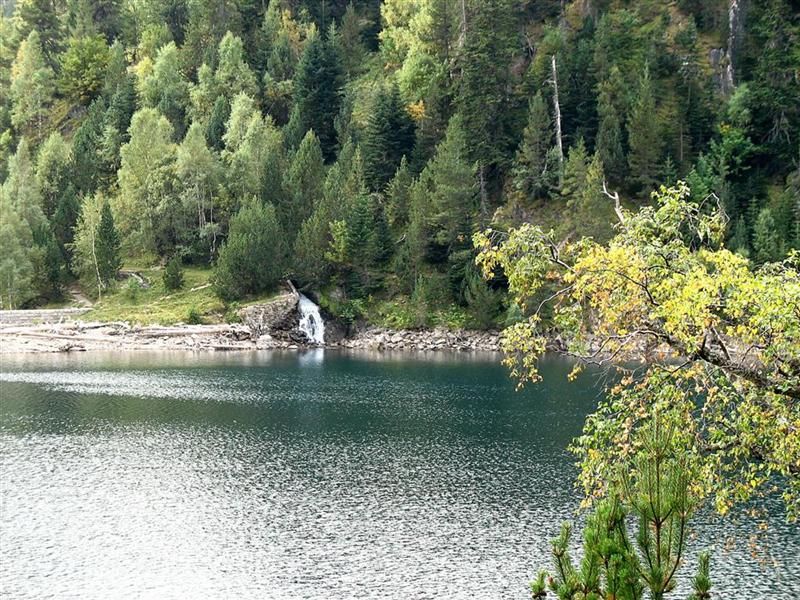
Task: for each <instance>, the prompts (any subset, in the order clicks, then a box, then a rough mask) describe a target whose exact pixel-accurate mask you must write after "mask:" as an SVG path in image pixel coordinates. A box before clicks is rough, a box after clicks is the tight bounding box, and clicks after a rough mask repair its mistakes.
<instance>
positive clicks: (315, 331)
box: [297, 294, 325, 345]
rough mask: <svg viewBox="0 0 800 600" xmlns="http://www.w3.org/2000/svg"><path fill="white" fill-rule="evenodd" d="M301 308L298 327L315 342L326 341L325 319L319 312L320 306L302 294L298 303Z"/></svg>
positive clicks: (322, 342) (321, 342)
mask: <svg viewBox="0 0 800 600" xmlns="http://www.w3.org/2000/svg"><path fill="white" fill-rule="evenodd" d="M297 307H298V309H299V310H300V322H299V323H298V325H297V327H298V329H300V331H302V332H303V333H304V334H305V335H306V337H307V338H308V339H309V340H310V341H311V342H313V343H315V344H320V345H322V344H324V343H325V321H323V320H322V315H321V314H319V306H317V305H316V304H314V303H313V302H312V301H311V300H309V299H308V298H306V297H305V296H304V295H303V294H300V301H299V302H298V304H297Z"/></svg>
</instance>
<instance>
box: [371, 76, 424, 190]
mask: <svg viewBox="0 0 800 600" xmlns="http://www.w3.org/2000/svg"><path fill="white" fill-rule="evenodd" d="M413 148H414V123H413V121H412V120H411V116H410V115H409V114H408V111H406V109H405V106H403V102H402V100H401V98H400V89H399V88H398V87H397V84H396V83H395V84H393V85H392V86H391V87H390V88H389V89H388V90H386V89H383V88H382V89H380V90H379V91H378V94H377V96H376V98H375V101H374V104H373V107H372V112H371V113H370V116H369V119H368V120H367V127H366V131H365V132H364V139H363V141H362V143H361V149H362V153H363V156H364V175H365V176H366V179H367V185H369V187H370V189H372V190H373V191H382V190H383V188H384V187H385V186H386V184H387V183H388V182H389V180H390V179H391V178H392V177H393V176H394V174H395V171H397V167H398V166H399V165H400V161H401V160H402V158H403V157H404V156H411V151H412V150H413Z"/></svg>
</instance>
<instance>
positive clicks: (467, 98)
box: [458, 0, 516, 211]
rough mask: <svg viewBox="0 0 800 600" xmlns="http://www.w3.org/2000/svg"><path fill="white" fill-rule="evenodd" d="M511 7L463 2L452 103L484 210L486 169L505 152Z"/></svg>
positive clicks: (490, 1) (502, 2)
mask: <svg viewBox="0 0 800 600" xmlns="http://www.w3.org/2000/svg"><path fill="white" fill-rule="evenodd" d="M514 6H515V5H514V4H513V2H511V0H472V1H470V2H467V8H468V10H467V22H466V33H465V39H464V45H463V48H462V51H461V82H460V86H459V91H458V107H459V111H460V113H461V115H462V118H463V119H464V129H465V130H466V131H468V132H469V138H468V140H467V143H468V148H469V152H470V158H471V159H472V160H473V161H475V162H477V164H478V176H479V180H480V185H481V202H482V204H483V207H482V208H483V210H484V211H485V210H486V208H487V207H486V206H485V204H486V202H487V191H486V190H487V185H488V178H489V175H490V173H489V171H490V170H491V169H493V168H494V167H496V166H497V165H500V164H502V163H504V162H505V161H506V159H507V157H508V155H509V153H510V152H509V150H510V135H509V133H510V132H509V123H508V116H509V113H508V109H509V106H508V96H509V84H510V66H511V57H512V56H513V53H514V49H515V46H516V30H515V22H514V16H515V11H514Z"/></svg>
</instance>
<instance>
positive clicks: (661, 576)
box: [531, 416, 711, 600]
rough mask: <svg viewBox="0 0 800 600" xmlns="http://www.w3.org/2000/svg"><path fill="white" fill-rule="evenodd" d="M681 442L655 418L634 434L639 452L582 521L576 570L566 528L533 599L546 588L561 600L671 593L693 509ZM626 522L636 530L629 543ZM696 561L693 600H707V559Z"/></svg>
mask: <svg viewBox="0 0 800 600" xmlns="http://www.w3.org/2000/svg"><path fill="white" fill-rule="evenodd" d="M681 437H682V433H681V430H680V426H679V424H678V423H670V422H669V420H668V419H662V418H661V417H660V416H656V417H655V418H654V419H652V420H651V421H649V422H648V424H647V425H646V426H645V427H644V428H643V429H641V430H640V432H639V435H637V440H638V442H639V446H640V449H639V450H638V451H637V453H636V455H635V456H633V457H631V458H630V459H629V461H628V464H627V469H626V470H620V471H619V472H618V474H617V477H616V478H615V480H614V489H613V491H612V492H611V493H610V494H609V496H608V497H607V498H605V499H603V500H602V501H600V502H599V503H598V504H597V506H596V507H595V509H594V511H593V512H592V513H591V514H590V515H589V516H588V518H587V521H586V526H585V528H584V532H583V538H584V544H583V558H582V559H581V561H580V563H579V564H577V565H576V563H575V562H574V561H573V559H572V557H571V556H570V553H569V546H570V536H571V532H572V528H571V526H570V525H569V523H564V525H563V526H562V528H561V532H560V534H559V535H558V537H557V538H556V539H555V540H553V567H554V573H553V574H552V575H551V576H548V574H547V573H545V572H542V573H540V574H539V576H538V578H537V579H536V581H533V582H531V597H532V598H539V599H540V598H546V597H547V588H548V587H549V588H550V590H552V591H553V592H554V593H555V595H556V596H557V597H558V598H559V600H589V599H591V600H600V599H602V598H615V599H617V600H640V599H641V598H643V597H644V591H645V590H648V591H649V597H650V598H653V599H654V600H662V599H663V598H665V597H667V595H669V593H670V592H672V591H673V590H674V589H675V585H676V575H677V572H678V569H679V567H680V566H681V565H682V563H683V560H684V554H685V550H686V541H687V539H688V537H689V521H690V519H691V517H692V515H693V514H694V512H695V510H696V508H697V506H698V496H697V495H696V493H695V490H694V488H693V485H692V482H693V479H694V476H695V469H696V468H697V466H698V463H697V462H696V461H695V460H694V458H693V457H691V456H687V455H686V454H685V453H684V452H683V444H684V442H683V440H682V439H681ZM631 517H633V518H635V519H636V521H637V523H638V528H637V530H636V536H635V538H634V540H633V541H632V540H631V536H630V535H629V523H628V521H629V520H630V518H631ZM698 562H699V567H698V573H697V575H696V576H695V578H694V580H693V587H694V595H693V596H692V598H693V599H694V600H699V599H701V598H708V597H709V596H708V591H709V589H710V587H711V583H710V579H709V574H708V554H707V553H705V552H704V553H701V554H700V555H699V557H698Z"/></svg>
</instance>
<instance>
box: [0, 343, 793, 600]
mask: <svg viewBox="0 0 800 600" xmlns="http://www.w3.org/2000/svg"><path fill="white" fill-rule="evenodd" d="M495 361H496V359H495V358H494V357H485V358H482V359H474V358H472V359H469V358H464V357H444V358H443V357H438V358H436V359H432V358H430V357H428V358H425V357H418V356H417V357H415V356H413V355H395V356H387V355H384V356H371V355H354V356H348V355H343V354H336V353H327V354H323V353H322V352H321V351H319V352H315V353H308V354H300V355H297V354H267V353H265V354H247V355H227V356H225V355H223V356H220V355H192V354H185V355H182V354H164V355H160V354H135V355H119V354H117V355H113V356H112V355H104V354H94V355H92V354H84V355H67V356H51V357H42V356H39V357H27V358H8V357H5V358H4V359H3V364H2V371H1V373H0V597H2V598H87V599H88V598H98V599H101V598H102V599H111V598H114V599H115V598H159V599H169V598H193V599H194V598H260V599H268V598H275V599H284V598H287V599H288V598H320V599H326V600H327V599H339V598H342V599H349V598H379V597H380V598H448V599H449V598H527V591H526V590H527V581H528V580H529V579H530V578H531V577H532V576H533V574H534V573H536V572H537V571H538V570H539V569H541V568H543V567H547V566H549V562H550V559H549V540H550V539H551V538H552V537H553V536H554V535H555V534H556V533H557V529H558V527H559V524H560V522H561V521H563V520H565V519H571V518H573V517H574V511H575V510H576V508H577V505H578V497H577V495H576V493H575V491H574V490H573V487H572V482H573V480H574V477H575V470H574V467H573V466H572V462H573V459H572V457H571V456H570V455H569V454H568V453H567V451H566V447H567V445H568V443H569V440H570V439H571V438H572V437H573V436H574V435H576V434H577V433H578V432H579V431H580V427H581V424H582V422H583V418H584V416H585V415H586V413H587V412H588V411H590V410H591V409H592V407H593V405H594V403H595V402H596V391H595V390H596V387H593V386H594V385H595V383H596V379H597V377H596V376H594V375H592V374H587V375H585V376H583V377H582V378H581V379H580V380H579V381H577V382H575V383H567V381H566V373H567V372H568V370H569V365H567V364H565V363H561V362H557V361H552V362H550V363H548V364H547V365H546V366H545V369H544V375H545V381H544V383H542V384H540V385H539V386H536V387H534V388H531V389H529V390H527V391H525V392H523V393H518V392H514V386H513V383H512V382H511V381H509V380H508V378H507V376H506V373H505V371H504V370H503V368H502V367H499V366H497V365H496V364H495ZM771 511H772V518H771V519H770V520H769V525H770V527H769V529H768V530H767V532H766V533H765V534H760V537H759V538H758V540H757V542H758V549H757V550H756V551H755V553H754V554H753V553H752V551H751V548H750V547H749V542H750V541H751V539H750V538H751V536H752V535H754V534H755V533H756V532H757V527H756V526H755V524H754V523H753V522H751V521H750V520H748V519H746V518H744V517H742V518H740V519H737V520H729V521H726V522H725V523H723V524H720V523H719V522H718V521H716V519H715V518H714V517H713V516H712V515H710V514H702V515H700V517H699V518H698V519H697V523H696V527H695V529H696V532H697V539H696V540H695V541H693V542H692V543H693V545H694V547H695V548H696V547H698V546H705V545H708V544H710V543H711V544H714V548H715V549H714V556H713V560H712V571H713V578H714V582H715V591H716V595H715V597H718V598H744V597H748V598H796V597H798V596H800V533H799V532H798V528H797V527H796V526H789V525H786V524H784V522H783V519H782V516H781V512H780V507H779V506H777V505H776V506H774V507H771ZM691 568H692V565H691V564H689V565H687V566H686V569H685V575H684V577H683V580H682V581H683V582H684V583H682V585H685V581H686V580H687V577H688V576H689V575H690V570H691ZM681 596H684V595H683V594H682V595H681Z"/></svg>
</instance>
